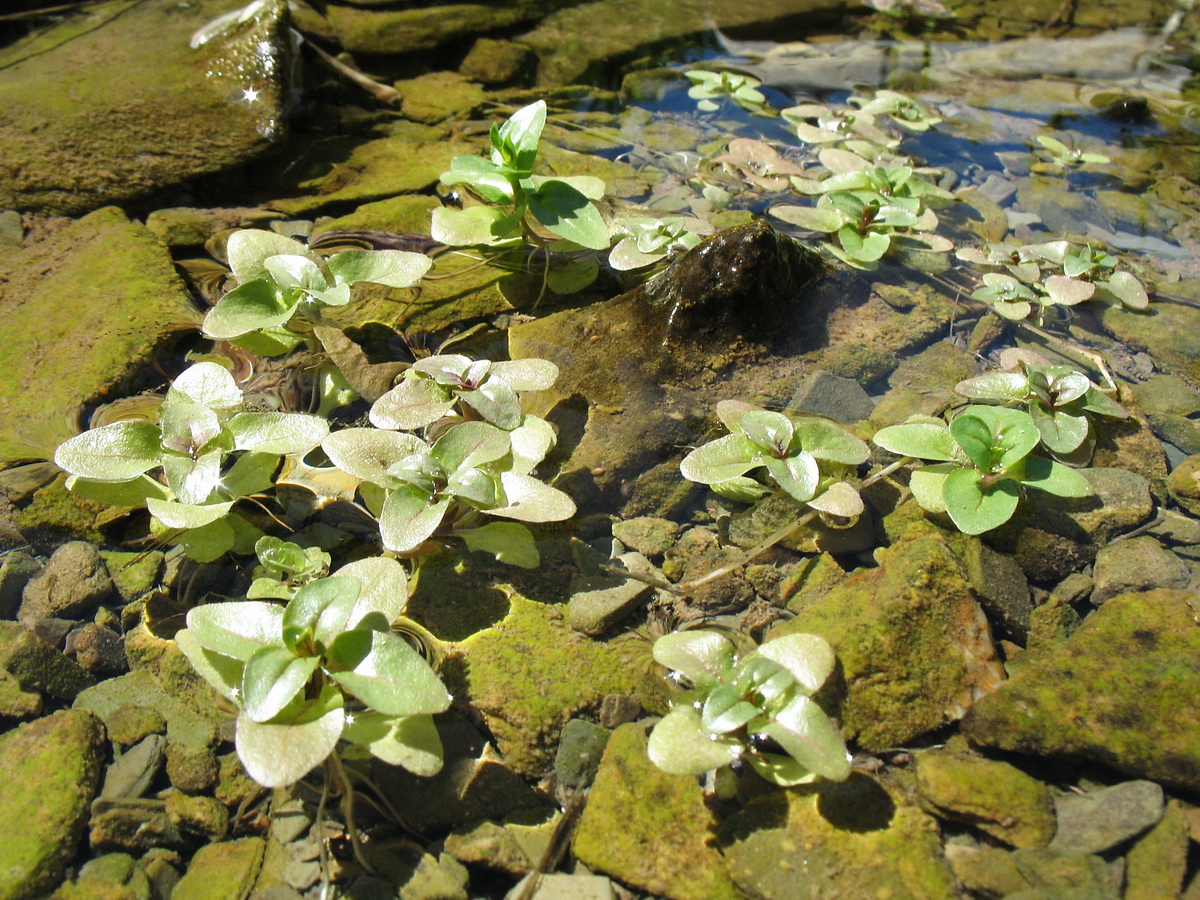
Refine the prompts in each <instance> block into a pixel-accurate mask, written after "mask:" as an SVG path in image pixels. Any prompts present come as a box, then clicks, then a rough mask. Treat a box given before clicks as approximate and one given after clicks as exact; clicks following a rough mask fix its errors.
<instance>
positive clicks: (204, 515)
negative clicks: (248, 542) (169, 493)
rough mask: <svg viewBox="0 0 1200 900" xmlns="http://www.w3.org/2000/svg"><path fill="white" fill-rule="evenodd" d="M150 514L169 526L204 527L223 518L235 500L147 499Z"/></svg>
mask: <svg viewBox="0 0 1200 900" xmlns="http://www.w3.org/2000/svg"><path fill="white" fill-rule="evenodd" d="M146 508H147V509H148V510H150V515H152V516H154V518H156V519H158V521H159V522H161V523H162V524H163V525H164V526H166V527H167V528H203V527H204V526H205V525H207V524H209V523H210V522H215V521H217V520H218V519H223V518H225V516H227V515H228V514H229V510H231V509H232V508H233V501H232V500H230V501H227V502H225V503H176V502H174V501H172V500H156V499H154V498H153V497H152V498H150V499H148V500H147V501H146Z"/></svg>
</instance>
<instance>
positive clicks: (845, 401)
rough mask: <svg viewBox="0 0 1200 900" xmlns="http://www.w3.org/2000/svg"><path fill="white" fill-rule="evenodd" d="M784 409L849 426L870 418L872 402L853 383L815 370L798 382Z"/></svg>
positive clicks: (847, 379) (872, 409)
mask: <svg viewBox="0 0 1200 900" xmlns="http://www.w3.org/2000/svg"><path fill="white" fill-rule="evenodd" d="M787 408H788V409H791V410H795V411H796V412H800V413H806V412H809V413H816V414H817V415H821V416H828V417H829V418H831V419H833V420H834V421H836V422H841V423H843V424H844V425H852V424H854V423H855V422H861V421H862V420H863V419H867V418H870V416H871V413H872V412H873V411H874V409H875V401H874V400H872V399H871V397H870V395H868V394H867V392H866V391H864V390H863V388H862V385H860V384H859V383H858V382H857V381H854V380H853V379H850V378H842V377H841V376H840V375H834V374H833V373H832V372H826V371H823V370H817V371H815V372H811V373H809V374H808V375H807V376H806V377H805V378H804V380H803V381H801V382H800V384H799V386H798V387H797V388H796V392H795V393H794V394H793V395H792V399H791V400H790V401H789V402H788V405H787Z"/></svg>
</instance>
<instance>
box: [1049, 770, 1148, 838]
mask: <svg viewBox="0 0 1200 900" xmlns="http://www.w3.org/2000/svg"><path fill="white" fill-rule="evenodd" d="M1055 808H1056V810H1057V813H1058V832H1057V834H1055V836H1054V841H1053V842H1052V843H1051V844H1050V846H1051V847H1053V848H1054V849H1055V850H1069V851H1072V852H1075V853H1103V852H1105V851H1106V850H1111V849H1112V848H1113V847H1116V846H1117V845H1118V844H1121V843H1123V842H1124V841H1127V840H1129V839H1130V838H1132V837H1136V836H1137V835H1139V834H1141V833H1142V832H1143V831H1146V830H1147V829H1148V828H1150V827H1152V826H1154V825H1156V824H1157V823H1158V821H1159V820H1160V819H1161V818H1162V815H1163V791H1162V788H1161V787H1160V786H1159V785H1157V784H1155V783H1154V782H1153V781H1126V782H1123V783H1121V784H1116V785H1113V786H1112V787H1109V788H1103V789H1101V790H1098V791H1089V792H1088V793H1086V794H1074V793H1067V794H1063V795H1062V796H1060V797H1059V798H1058V799H1057V800H1056V801H1055Z"/></svg>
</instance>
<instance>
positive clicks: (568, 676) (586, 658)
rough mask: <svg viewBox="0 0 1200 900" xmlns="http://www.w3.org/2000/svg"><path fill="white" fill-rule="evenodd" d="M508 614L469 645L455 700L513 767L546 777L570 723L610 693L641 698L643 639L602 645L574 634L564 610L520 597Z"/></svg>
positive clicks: (459, 656) (456, 669) (453, 662)
mask: <svg viewBox="0 0 1200 900" xmlns="http://www.w3.org/2000/svg"><path fill="white" fill-rule="evenodd" d="M509 602H510V604H511V608H510V612H509V614H508V615H507V616H506V617H505V618H504V619H503V620H502V621H500V622H499V623H497V624H496V625H495V626H494V627H492V628H489V629H487V630H485V631H481V632H479V633H478V634H476V635H474V636H472V637H469V638H467V639H466V640H464V641H462V642H461V643H460V644H459V645H458V648H457V650H456V651H452V652H451V655H450V658H449V659H448V661H447V662H448V665H447V666H446V667H445V668H446V669H447V671H444V672H443V675H444V676H445V677H446V681H447V686H448V687H449V689H450V691H451V692H452V693H454V694H455V695H462V696H464V697H465V699H467V700H469V702H470V703H471V705H472V707H474V708H475V709H476V710H477V711H478V712H479V713H480V714H481V715H482V716H483V719H484V721H485V722H487V725H488V728H489V729H490V731H491V732H492V735H493V737H495V739H496V744H497V746H498V747H499V748H500V751H501V752H502V753H503V754H504V757H505V759H506V760H507V761H508V763H509V764H510V765H511V766H512V767H513V768H514V769H516V770H517V771H518V772H521V773H522V774H525V775H535V774H540V773H541V771H542V770H543V769H544V768H545V767H546V766H548V765H549V764H550V762H551V761H552V760H553V758H554V751H555V747H556V745H557V743H558V734H559V732H560V731H561V729H562V727H563V726H564V725H565V724H566V723H567V721H568V720H569V719H571V718H574V717H576V716H579V715H581V714H585V713H588V712H591V711H595V710H597V709H599V706H600V702H601V700H603V699H604V696H605V695H606V694H629V693H637V692H638V688H639V684H640V682H641V680H642V678H643V675H642V673H641V672H639V671H638V669H637V667H636V665H635V664H634V658H635V653H634V646H635V643H636V640H637V639H636V638H633V637H626V638H621V639H616V640H612V641H597V640H592V639H590V638H586V637H584V636H583V635H581V634H578V633H577V632H575V631H573V630H572V629H571V628H570V627H569V626H568V625H567V624H566V622H565V621H564V617H563V610H562V609H561V608H559V607H555V606H546V605H544V604H541V603H535V602H533V601H531V600H527V599H526V598H525V597H522V596H521V595H519V594H516V593H513V594H511V595H510V597H509Z"/></svg>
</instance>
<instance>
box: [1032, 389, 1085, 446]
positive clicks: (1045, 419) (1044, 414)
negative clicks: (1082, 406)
mask: <svg viewBox="0 0 1200 900" xmlns="http://www.w3.org/2000/svg"><path fill="white" fill-rule="evenodd" d="M1029 415H1030V417H1031V418H1032V419H1033V423H1034V425H1036V426H1037V430H1038V433H1039V434H1040V435H1041V436H1042V443H1043V444H1045V445H1046V449H1047V450H1049V451H1050V452H1051V453H1060V454H1066V453H1071V452H1072V451H1074V450H1076V449H1078V448H1079V447H1080V446H1081V445H1082V444H1083V442H1084V441H1085V440H1087V436H1088V431H1089V430H1090V428H1091V426H1090V424H1089V423H1088V419H1087V416H1086V415H1084V414H1083V413H1082V412H1077V413H1072V412H1070V411H1069V410H1065V409H1058V410H1051V409H1049V408H1048V407H1047V406H1045V405H1044V404H1043V403H1041V402H1040V401H1036V400H1035V401H1033V402H1032V403H1030V404H1029Z"/></svg>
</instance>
